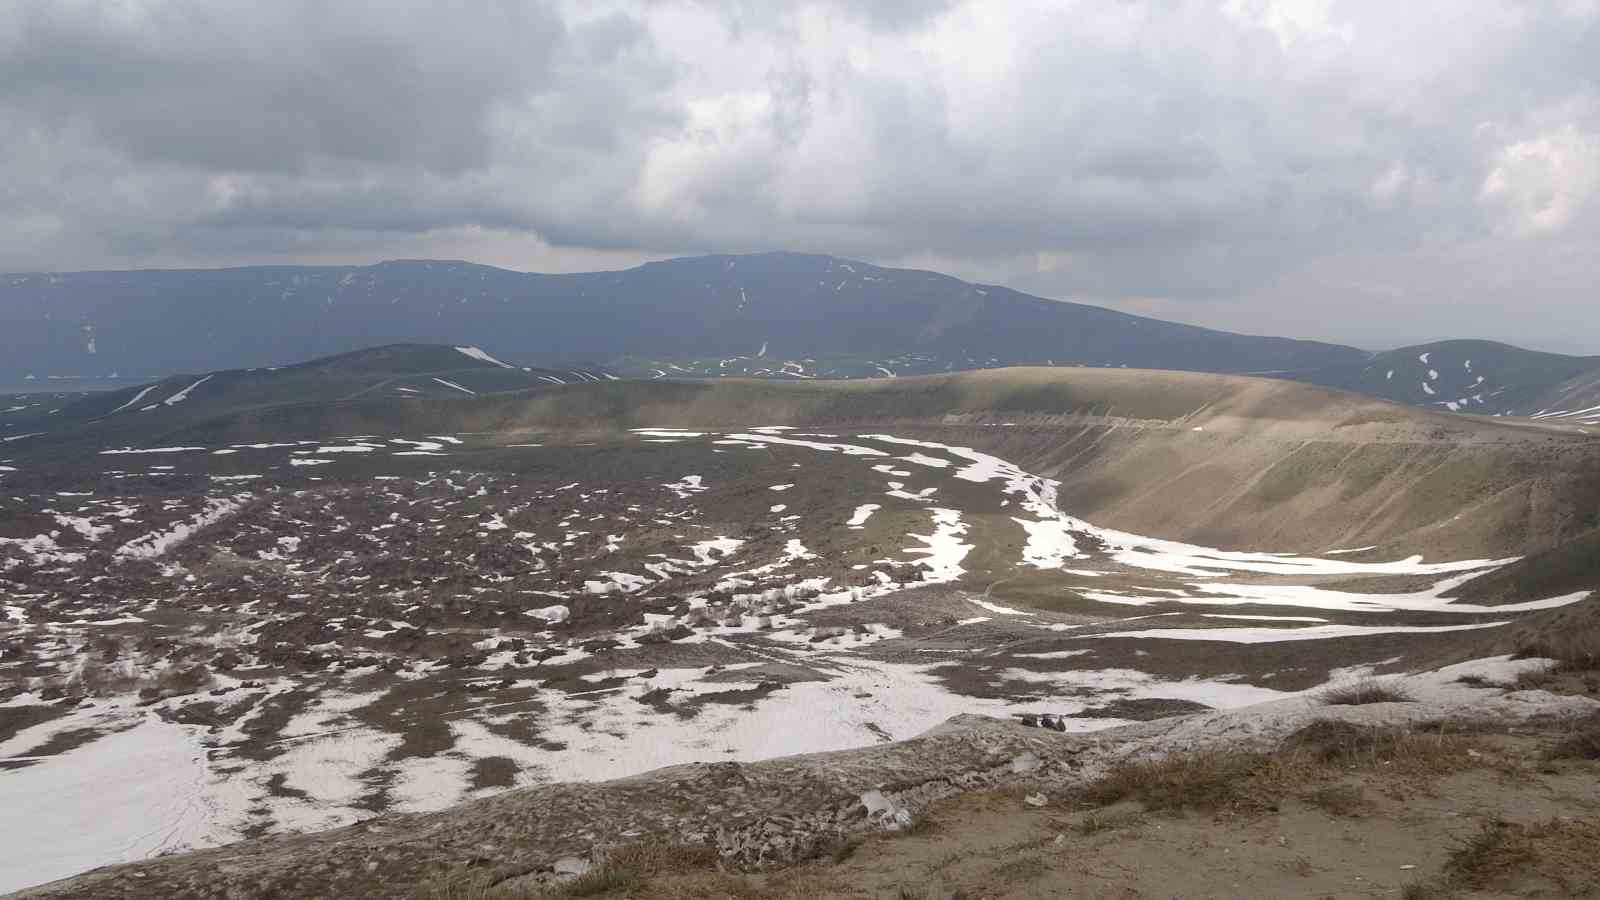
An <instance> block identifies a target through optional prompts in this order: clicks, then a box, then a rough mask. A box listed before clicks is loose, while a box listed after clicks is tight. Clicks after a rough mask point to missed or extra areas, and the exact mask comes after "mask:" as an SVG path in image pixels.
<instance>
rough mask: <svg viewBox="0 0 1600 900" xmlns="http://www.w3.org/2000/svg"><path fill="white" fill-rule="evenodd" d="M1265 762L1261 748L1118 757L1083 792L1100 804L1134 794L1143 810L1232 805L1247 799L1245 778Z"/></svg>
mask: <svg viewBox="0 0 1600 900" xmlns="http://www.w3.org/2000/svg"><path fill="white" fill-rule="evenodd" d="M1266 765H1267V757H1266V756H1264V755H1262V754H1259V753H1240V752H1232V751H1207V752H1202V753H1187V754H1174V755H1171V756H1166V757H1163V758H1161V759H1155V760H1132V761H1128V762H1122V763H1118V764H1117V765H1116V766H1114V767H1113V768H1112V769H1111V771H1109V772H1107V773H1106V774H1105V775H1104V776H1103V777H1102V778H1101V779H1100V780H1099V781H1096V782H1095V783H1093V784H1091V785H1089V786H1088V787H1087V788H1085V789H1084V793H1083V798H1084V799H1085V800H1087V801H1088V802H1090V803H1094V804H1098V805H1100V806H1109V805H1111V804H1113V803H1118V802H1121V801H1123V800H1137V801H1139V802H1140V803H1142V804H1144V807H1145V809H1147V810H1185V809H1194V810H1202V811H1207V812H1212V811H1218V810H1223V809H1228V808H1236V807H1240V806H1246V805H1250V804H1249V800H1248V797H1247V796H1246V793H1245V787H1246V782H1247V781H1248V779H1249V778H1250V776H1252V775H1255V774H1257V773H1259V772H1261V771H1262V770H1263V769H1264V768H1265V767H1266Z"/></svg>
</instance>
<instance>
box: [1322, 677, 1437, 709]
mask: <svg viewBox="0 0 1600 900" xmlns="http://www.w3.org/2000/svg"><path fill="white" fill-rule="evenodd" d="M1415 699H1416V697H1415V696H1413V695H1412V693H1411V692H1410V691H1409V690H1407V689H1406V687H1405V686H1404V685H1402V684H1400V683H1399V682H1396V681H1379V680H1378V679H1376V678H1363V679H1362V680H1360V681H1355V682H1351V683H1350V684H1341V685H1335V686H1334V687H1330V688H1328V689H1327V690H1325V691H1323V692H1322V702H1323V703H1325V704H1327V705H1328V706H1362V705H1364V704H1368V703H1410V702H1412V701H1413V700H1415Z"/></svg>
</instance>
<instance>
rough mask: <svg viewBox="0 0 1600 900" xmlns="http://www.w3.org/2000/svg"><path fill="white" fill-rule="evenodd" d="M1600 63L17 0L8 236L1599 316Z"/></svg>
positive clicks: (1087, 17) (1319, 310)
mask: <svg viewBox="0 0 1600 900" xmlns="http://www.w3.org/2000/svg"><path fill="white" fill-rule="evenodd" d="M1597 83H1600V2H1596V0H1565V2H1556V0H1552V2H1547V3H1537V4H1536V3H1526V2H1520V0H1516V2H1514V0H1482V2H1473V3H1470V4H1467V3H1459V2H1457V3H1446V2H1439V0H1422V2H1413V3H1405V4H1395V3H1389V2H1376V0H1373V2H1367V0H1344V2H1336V0H1227V2H1221V3H1199V2H1175V3H1142V2H1129V0H1085V2H1053V3H1037V4H1033V3H1021V2H1019V3H1005V4H997V3H983V2H966V3H961V2H954V0H951V2H916V0H898V2H890V3H882V2H876V3H875V2H844V0H837V2H817V3H810V4H791V3H783V4H780V3H767V2H760V0H742V2H738V0H735V2H728V3H711V2H669V0H659V2H640V3H632V4H614V5H609V6H608V5H607V4H604V3H596V2H584V3H578V2H575V0H574V2H567V3H561V2H549V3H542V2H509V0H502V2H487V3H479V4H467V5H454V6H451V5H440V4H429V3H420V2H418V3H401V2H382V3H379V2H352V3H340V4H323V3H313V2H309V0H283V2H275V3H270V4H262V3H243V2H224V0H208V2H195V0H165V2H160V0H143V2H139V0H132V2H126V3H121V4H117V5H114V6H112V5H107V4H99V3H89V2H75V0H50V2H45V0H20V2H15V3H11V4H7V5H5V6H3V7H0V173H3V174H4V175H5V178H4V183H3V184H0V269H5V270H41V269H69V268H99V267H120V266H149V265H226V264H237V263H244V262H286V261H296V260H300V261H308V262H325V261H333V260H338V261H366V260H375V259H380V258H386V257H395V256H422V255H439V256H457V257H466V258H470V259H476V260H480V261H484V262H490V263H495V264H500V265H506V266H509V267H513V268H525V269H581V268H589V267H595V266H614V265H626V264H631V263H633V262H637V261H640V260H644V259H650V258H659V257H662V256H669V255H676V254H681V253H693V252H700V251H718V252H722V251H742V250H764V249H773V248H785V249H795V250H805V251H817V252H827V253H834V254H838V255H843V256H858V257H864V258H867V259H870V260H872V261H875V262H880V263H885V264H915V265H923V266H928V267H933V268H939V269H943V270H945V271H949V272H951V273H952V274H957V275H961V276H964V277H971V278H976V279H983V280H989V281H996V282H1002V283H1006V284H1010V285H1012V286H1014V287H1018V288H1020V289H1023V290H1030V291H1033V292H1036V293H1040V294H1043V295H1045V296H1056V297H1063V298H1072V299H1078V300H1083V301H1087V302H1099V303H1105V304H1108V305H1114V306H1119V307H1121V308H1125V309H1130V310H1135V311H1139V312H1146V313H1150V314H1154V315H1161V316H1166V317H1169V318H1176V319H1182V320H1187V321H1197V322H1202V323H1205V324H1211V325H1216V326H1219V327H1232V328H1238V329H1242V330H1251V331H1268V332H1280V333H1289V334H1295V335H1302V336H1307V337H1318V338H1324V339H1333V340H1344V341H1353V342H1358V343H1364V344H1367V345H1384V344H1395V343H1400V342H1405V341H1409V340H1416V339H1424V338H1431V337H1444V336H1486V337H1498V338H1501V339H1507V340H1513V341H1520V342H1524V343H1530V344H1535V345H1538V346H1547V347H1550V348H1552V349H1565V350H1581V349H1586V348H1585V347H1584V346H1583V339H1582V334H1583V333H1585V330H1586V331H1587V333H1600V304H1595V303H1594V302H1593V296H1592V287H1591V285H1592V284H1594V283H1596V282H1597V280H1600V279H1597V278H1596V275H1600V272H1597V271H1596V270H1597V269H1600V262H1597V261H1596V259H1595V257H1596V256H1600V254H1595V253H1593V252H1592V251H1593V248H1594V246H1595V245H1596V242H1597V239H1600V203H1597V201H1596V196H1597V195H1600V88H1597V87H1596V85H1597ZM1596 343H1597V344H1600V341H1597V342H1596ZM1587 349H1589V350H1591V351H1594V350H1600V346H1597V347H1589V348H1587Z"/></svg>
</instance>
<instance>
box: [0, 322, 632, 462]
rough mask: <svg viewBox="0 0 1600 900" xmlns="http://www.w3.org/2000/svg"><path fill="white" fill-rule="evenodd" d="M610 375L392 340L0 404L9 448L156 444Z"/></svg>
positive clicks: (0, 431)
mask: <svg viewBox="0 0 1600 900" xmlns="http://www.w3.org/2000/svg"><path fill="white" fill-rule="evenodd" d="M611 377H612V376H610V375H607V374H605V373H603V372H595V371H590V370H586V369H573V370H567V369H536V368H531V367H522V366H511V365H509V364H507V363H505V362H503V361H501V360H499V359H497V358H495V357H493V356H490V355H488V354H486V353H484V352H483V351H481V350H479V349H477V348H476V347H452V346H440V345H436V344H394V345H390V346H386V347H375V348H372V349H368V350H358V351H355V352H352V353H343V354H339V355H337V356H331V357H325V358H323V359H317V360H312V361H310V362H306V363H300V364H297V365H291V366H278V367H265V368H255V369H227V370H223V371H219V372H211V373H209V374H193V375H175V376H173V377H171V378H165V379H162V380H160V381H156V382H153V383H151V384H144V385H139V386H136V387H128V388H123V389H120V390H115V391H106V392H104V393H98V394H88V395H84V396H81V397H80V398H78V399H76V400H73V401H70V402H67V403H65V404H64V405H60V406H56V407H54V408H52V407H51V406H50V405H49V404H37V405H30V406H27V407H22V406H20V405H18V407H17V408H16V409H15V411H8V412H5V413H0V441H3V442H4V443H5V444H6V445H7V450H8V451H11V452H26V451H28V450H30V449H31V448H33V447H34V446H43V445H52V446H54V445H56V444H57V442H60V441H63V440H69V441H70V440H74V439H77V438H82V439H84V440H88V441H90V442H98V443H102V444H103V443H106V442H115V441H120V442H123V443H127V444H146V445H148V444H150V443H151V442H159V441H162V440H164V439H165V436H166V435H169V434H173V433H175V432H179V431H181V430H183V429H184V428H187V427H192V426H193V425H194V423H196V422H202V421H207V420H210V419H213V418H216V417H219V416H222V417H226V416H237V415H242V414H247V413H250V412H252V411H257V410H264V409H274V408H278V407H282V406H296V405H321V404H334V405H337V404H339V403H343V402H347V401H353V400H356V399H358V398H364V399H369V400H381V401H385V402H392V403H393V404H395V405H396V406H397V407H401V408H403V407H405V406H406V405H407V404H412V403H419V402H423V401H437V402H440V403H446V404H448V403H451V402H456V401H460V400H467V399H471V398H474V397H477V396H479V395H486V394H494V393H499V392H505V391H522V390H526V389H528V388H532V387H536V386H547V387H548V386H555V385H566V384H582V383H593V382H597V381H604V380H607V379H609V378H611ZM6 409H7V410H10V409H11V408H10V407H6ZM20 435H36V436H33V437H19V436H20ZM7 438H11V440H7Z"/></svg>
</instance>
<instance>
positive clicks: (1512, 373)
mask: <svg viewBox="0 0 1600 900" xmlns="http://www.w3.org/2000/svg"><path fill="white" fill-rule="evenodd" d="M1584 373H1589V375H1588V381H1590V382H1592V381H1595V376H1596V375H1600V356H1563V355H1561V354H1559V353H1539V352H1536V351H1533V350H1524V349H1522V348H1521V347H1513V346H1511V345H1509V344H1501V343H1497V342H1495V341H1439V342H1436V343H1432V344H1420V345H1418V346H1415V347H1402V348H1400V349H1398V350H1390V351H1387V352H1385V353H1378V354H1374V355H1372V356H1371V357H1370V358H1368V359H1365V360H1362V361H1358V362H1353V363H1344V364H1341V365H1338V366H1333V367H1329V368H1326V369H1318V370H1315V371H1310V372H1302V373H1298V374H1295V375H1291V376H1289V377H1292V378H1294V379H1296V380H1299V381H1306V382H1310V383H1312V384H1321V385H1326V386H1328V387H1336V388H1342V389H1344V390H1347V391H1355V392H1357V393H1361V394H1366V395H1368V396H1371V397H1382V398H1384V399H1385V400H1393V401H1395V402H1397V403H1409V404H1413V405H1416V406H1432V407H1437V408H1440V409H1446V410H1450V411H1452V412H1467V413H1482V414H1486V415H1532V414H1535V413H1538V412H1541V411H1544V410H1545V409H1546V407H1545V406H1544V405H1542V404H1545V403H1550V402H1558V401H1557V400H1556V399H1555V398H1554V396H1555V395H1559V391H1560V388H1559V386H1560V385H1562V384H1564V383H1566V382H1568V381H1569V380H1570V379H1575V378H1576V379H1580V380H1582V379H1583V378H1584V377H1585V376H1584ZM1594 403H1600V399H1596V400H1595V401H1594ZM1588 405H1594V404H1593V403H1592V404H1588ZM1574 408H1576V407H1574Z"/></svg>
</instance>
